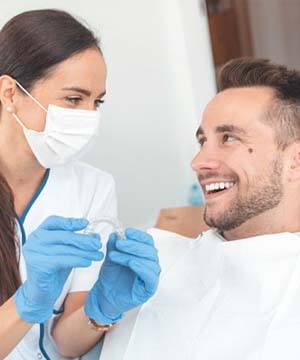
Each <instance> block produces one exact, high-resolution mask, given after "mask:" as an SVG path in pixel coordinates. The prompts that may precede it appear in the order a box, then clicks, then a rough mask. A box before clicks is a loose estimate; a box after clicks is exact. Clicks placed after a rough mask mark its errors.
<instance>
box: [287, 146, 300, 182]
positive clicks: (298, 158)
mask: <svg viewBox="0 0 300 360" xmlns="http://www.w3.org/2000/svg"><path fill="white" fill-rule="evenodd" d="M288 172H289V175H288V176H289V180H290V181H300V141H296V142H295V143H293V144H292V145H291V148H290V162H289V169H288Z"/></svg>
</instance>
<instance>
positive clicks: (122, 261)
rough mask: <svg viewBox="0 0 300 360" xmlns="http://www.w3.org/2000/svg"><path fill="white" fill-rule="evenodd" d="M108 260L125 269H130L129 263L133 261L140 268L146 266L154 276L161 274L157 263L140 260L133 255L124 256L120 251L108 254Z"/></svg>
mask: <svg viewBox="0 0 300 360" xmlns="http://www.w3.org/2000/svg"><path fill="white" fill-rule="evenodd" d="M109 258H110V260H111V261H113V262H114V263H117V264H119V265H123V266H126V267H130V262H131V261H133V262H134V263H139V264H140V266H141V267H143V266H147V267H149V268H151V269H152V271H153V272H154V273H155V274H156V275H159V274H160V272H161V269H160V266H159V263H158V261H153V260H149V259H144V258H140V257H137V256H135V255H131V254H126V253H123V252H120V251H112V252H111V253H110V254H109Z"/></svg>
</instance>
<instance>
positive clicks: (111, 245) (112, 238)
mask: <svg viewBox="0 0 300 360" xmlns="http://www.w3.org/2000/svg"><path fill="white" fill-rule="evenodd" d="M118 239H119V237H118V234H117V233H111V234H110V235H109V238H108V241H107V244H106V249H107V254H108V253H109V252H111V251H113V250H115V249H116V242H117V240H118Z"/></svg>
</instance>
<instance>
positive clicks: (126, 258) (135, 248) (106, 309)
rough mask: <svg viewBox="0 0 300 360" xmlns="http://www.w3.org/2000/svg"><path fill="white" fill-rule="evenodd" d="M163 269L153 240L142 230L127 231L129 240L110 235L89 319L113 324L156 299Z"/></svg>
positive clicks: (89, 301) (88, 310) (89, 300)
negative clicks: (124, 314) (133, 309)
mask: <svg viewBox="0 0 300 360" xmlns="http://www.w3.org/2000/svg"><path fill="white" fill-rule="evenodd" d="M160 271H161V269H160V266H159V260H158V256H157V250H156V249H155V247H154V242H153V238H152V237H151V236H150V235H149V234H147V233H145V232H143V231H140V230H135V229H127V230H126V232H125V237H124V238H123V239H119V237H118V235H117V234H115V233H113V234H111V235H110V237H109V240H108V243H107V253H106V257H105V260H104V263H103V265H102V267H101V270H100V274H99V278H98V280H97V282H96V283H95V285H94V287H93V288H92V290H91V291H90V293H89V295H88V298H87V301H86V303H85V308H84V310H85V313H86V314H87V316H88V317H89V318H92V319H94V320H95V321H97V322H99V323H102V324H111V323H114V322H116V321H118V320H120V319H121V318H122V315H123V313H124V312H126V311H128V310H130V309H132V308H135V307H137V306H139V305H141V304H143V303H145V302H146V301H147V300H148V299H149V298H150V297H151V296H153V295H154V293H155V291H156V289H157V286H158V281H159V275H160Z"/></svg>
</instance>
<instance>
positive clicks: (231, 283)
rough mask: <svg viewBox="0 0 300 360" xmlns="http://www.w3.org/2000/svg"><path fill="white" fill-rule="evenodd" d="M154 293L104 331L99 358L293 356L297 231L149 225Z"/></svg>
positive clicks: (292, 359)
mask: <svg viewBox="0 0 300 360" xmlns="http://www.w3.org/2000/svg"><path fill="white" fill-rule="evenodd" d="M151 233H152V235H153V237H154V239H155V244H156V247H157V248H158V251H159V253H158V254H159V258H160V263H161V267H162V273H161V280H160V285H159V289H158V291H157V293H156V294H155V295H154V297H153V298H152V299H151V300H150V301H149V302H148V303H146V304H145V305H143V306H142V307H141V308H139V309H135V310H133V311H131V312H129V313H128V314H127V315H126V317H125V318H124V320H123V321H122V322H120V324H119V325H118V326H117V327H116V328H115V329H113V330H112V331H111V332H109V333H107V335H106V337H105V341H104V346H103V349H102V354H101V357H100V359H101V360H140V359H143V360H153V359H155V360H160V359H161V360H164V359H172V360H182V359H184V360H199V359H203V360H221V359H222V360H283V359H288V360H299V359H300V237H299V235H297V234H292V233H281V234H273V235H262V236H257V237H253V238H248V239H242V240H234V241H225V240H224V239H223V238H222V237H221V236H220V235H218V234H217V232H215V231H214V230H209V231H207V232H205V233H204V234H203V235H202V236H200V237H199V238H198V239H188V238H184V237H181V236H179V235H177V234H173V233H170V232H166V231H161V230H158V229H154V230H152V231H151Z"/></svg>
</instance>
